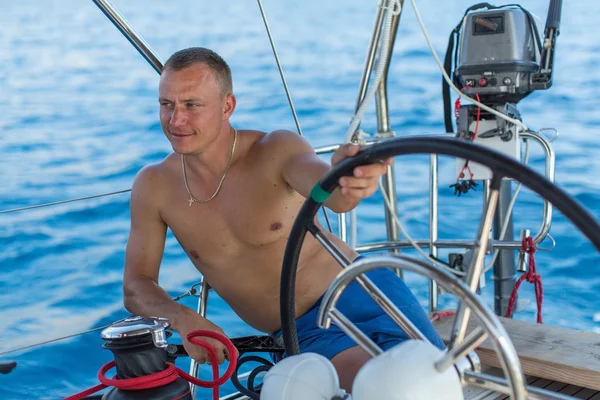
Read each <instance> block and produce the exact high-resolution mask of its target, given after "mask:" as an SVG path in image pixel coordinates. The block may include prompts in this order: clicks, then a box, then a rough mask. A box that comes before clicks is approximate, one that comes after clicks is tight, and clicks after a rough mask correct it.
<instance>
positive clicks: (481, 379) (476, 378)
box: [463, 371, 573, 400]
mask: <svg viewBox="0 0 600 400" xmlns="http://www.w3.org/2000/svg"><path fill="white" fill-rule="evenodd" d="M463 381H464V383H465V384H466V385H467V386H472V387H477V388H481V389H488V390H493V391H495V392H499V393H504V394H507V395H511V394H512V393H513V392H512V390H511V388H510V386H509V385H508V381H507V380H506V379H504V378H500V377H497V376H493V375H488V374H482V373H477V372H473V371H464V372H463ZM525 389H526V394H525V395H526V398H527V399H530V400H573V398H572V397H569V396H565V395H562V394H560V393H555V392H551V391H549V390H544V389H541V388H536V387H533V386H525Z"/></svg>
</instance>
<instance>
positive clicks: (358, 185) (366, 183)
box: [339, 176, 377, 189]
mask: <svg viewBox="0 0 600 400" xmlns="http://www.w3.org/2000/svg"><path fill="white" fill-rule="evenodd" d="M339 183H340V186H341V187H342V188H350V189H366V188H368V187H370V186H372V185H377V179H374V178H371V177H368V178H352V177H347V176H345V177H343V178H340V181H339Z"/></svg>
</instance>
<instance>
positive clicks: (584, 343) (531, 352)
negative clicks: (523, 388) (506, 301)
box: [433, 316, 600, 400]
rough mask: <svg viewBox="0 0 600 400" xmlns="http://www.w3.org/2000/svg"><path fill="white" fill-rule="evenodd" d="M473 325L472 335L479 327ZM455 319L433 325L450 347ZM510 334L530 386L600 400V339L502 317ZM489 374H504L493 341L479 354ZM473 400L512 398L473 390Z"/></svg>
mask: <svg viewBox="0 0 600 400" xmlns="http://www.w3.org/2000/svg"><path fill="white" fill-rule="evenodd" d="M473 319H474V318H472V320H471V323H469V328H468V332H469V331H471V330H472V329H473V327H474V326H475V325H476V324H475V323H473ZM453 320H454V317H453V316H451V317H446V318H443V319H440V320H437V321H434V322H433V324H434V326H435V328H436V329H437V331H438V332H439V334H440V336H441V337H442V339H444V341H445V342H446V343H447V342H448V340H449V337H450V329H451V328H452V322H453ZM500 320H501V321H502V324H503V325H504V328H505V329H506V331H507V332H508V335H509V336H510V338H511V340H512V342H513V344H514V346H515V348H516V350H517V353H518V354H519V358H520V359H521V364H522V366H523V371H524V373H525V375H526V376H527V382H528V384H530V385H532V386H536V387H540V388H544V389H546V390H550V391H553V392H558V393H561V394H564V395H568V396H573V397H575V398H578V399H588V400H600V335H599V334H596V333H592V332H584V331H577V330H573V329H567V328H562V327H557V326H550V325H542V324H536V323H532V322H525V321H519V320H514V319H508V318H502V317H500ZM476 351H477V355H478V356H479V358H480V359H481V363H482V365H484V366H488V367H495V368H493V369H491V370H488V371H486V373H490V371H493V372H494V373H495V374H500V375H501V374H502V372H501V370H499V369H498V368H499V367H500V363H499V361H498V358H497V356H496V353H495V351H494V348H493V345H492V342H491V341H490V339H488V340H486V341H485V342H484V343H483V344H482V345H481V346H480V347H479V348H478V349H477V350H476ZM465 394H466V395H467V396H466V398H468V399H470V400H500V399H507V398H508V396H506V395H504V394H498V393H495V392H490V391H487V390H483V389H474V388H470V389H468V391H467V392H465Z"/></svg>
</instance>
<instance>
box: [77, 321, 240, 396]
mask: <svg viewBox="0 0 600 400" xmlns="http://www.w3.org/2000/svg"><path fill="white" fill-rule="evenodd" d="M198 336H205V337H210V338H212V339H216V340H218V341H219V342H221V343H223V344H224V345H225V347H227V351H228V352H229V355H230V356H233V354H235V353H236V350H235V347H234V346H233V343H231V341H230V340H229V339H228V338H227V337H226V336H224V335H221V334H220V333H217V332H213V331H204V330H197V331H192V332H190V333H189V334H188V335H187V340H188V341H189V342H190V343H192V344H195V345H197V346H201V347H203V348H204V349H206V351H207V352H208V355H209V358H210V363H211V366H212V371H213V377H214V380H213V381H203V380H200V379H197V378H195V377H193V376H191V375H189V374H187V373H185V372H184V371H182V370H181V369H179V368H177V367H176V366H175V365H173V364H171V363H169V362H168V363H167V368H166V369H164V370H163V371H160V372H157V373H155V374H152V375H147V376H140V377H137V378H130V379H115V378H113V379H110V378H107V377H106V373H107V372H108V371H109V370H110V369H111V368H113V367H114V366H115V365H116V364H115V362H114V361H111V362H109V363H107V364H104V365H103V366H102V368H100V371H98V380H99V381H100V382H101V383H100V384H99V385H96V386H94V387H92V388H89V389H87V390H85V391H83V392H80V393H77V394H75V395H73V396H70V397H67V398H66V399H65V400H80V399H83V398H84V397H87V396H89V395H90V394H93V393H96V392H98V391H100V390H102V389H104V388H107V387H110V386H113V387H116V388H118V389H123V390H143V389H152V388H156V387H160V386H165V385H168V384H169V383H172V382H175V381H176V380H177V378H179V377H182V378H183V379H185V380H187V381H188V382H191V383H193V384H194V385H197V386H200V387H204V388H212V389H213V400H218V399H219V386H221V385H222V384H223V383H225V382H227V380H228V379H229V378H231V376H232V375H233V373H234V372H235V367H236V365H237V359H235V358H231V361H230V362H229V367H227V370H226V371H225V373H224V374H223V376H222V377H220V378H219V365H218V364H219V362H218V359H217V354H216V353H215V350H214V349H213V347H212V346H211V345H210V344H208V342H206V341H204V340H200V339H197V337H198Z"/></svg>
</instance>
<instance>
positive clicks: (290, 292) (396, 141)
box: [280, 137, 600, 400]
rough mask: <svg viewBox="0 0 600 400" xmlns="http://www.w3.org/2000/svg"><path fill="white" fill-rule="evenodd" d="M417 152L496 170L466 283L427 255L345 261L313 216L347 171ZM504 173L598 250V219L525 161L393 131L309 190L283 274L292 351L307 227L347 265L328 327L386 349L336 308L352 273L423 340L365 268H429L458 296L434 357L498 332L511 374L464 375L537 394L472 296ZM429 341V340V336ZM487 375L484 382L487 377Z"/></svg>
mask: <svg viewBox="0 0 600 400" xmlns="http://www.w3.org/2000/svg"><path fill="white" fill-rule="evenodd" d="M412 154H438V155H445V156H450V157H457V158H461V159H465V160H471V161H473V162H476V163H478V164H481V165H483V166H485V167H487V168H489V169H490V170H491V171H492V179H491V180H490V192H489V200H488V204H487V207H486V210H485V211H484V213H483V216H482V217H481V220H480V225H479V230H478V234H477V236H478V237H477V238H476V239H475V241H474V257H473V259H474V262H473V265H472V266H471V269H470V271H469V276H468V278H467V282H466V283H465V282H463V281H461V280H459V279H457V278H456V277H455V276H453V275H452V274H450V273H448V272H446V271H444V270H442V269H440V268H437V267H435V266H433V265H432V264H431V263H426V262H422V261H419V260H416V259H413V258H411V257H407V256H397V257H396V256H395V257H389V256H387V257H370V258H367V259H362V260H360V261H357V262H355V263H352V262H351V260H348V259H347V258H346V257H345V255H344V254H343V253H342V251H341V250H340V249H338V248H337V247H336V246H335V245H334V244H333V243H330V242H329V241H328V240H326V238H325V237H324V235H323V234H322V232H321V230H320V229H319V228H318V227H317V226H316V224H315V223H314V219H315V215H316V213H317V211H318V210H319V208H320V207H321V205H322V204H323V203H324V202H325V201H326V199H327V197H328V196H329V194H331V193H332V192H333V191H334V190H335V189H336V188H337V186H338V181H339V179H340V178H341V177H342V176H345V175H351V173H352V171H353V170H354V168H356V167H358V166H361V165H366V164H371V163H374V162H377V161H379V160H383V159H386V158H389V157H397V156H403V155H412ZM503 178H512V179H513V180H515V181H518V182H521V183H522V184H523V185H524V186H527V187H528V188H529V189H531V190H532V191H533V192H535V193H537V194H538V195H539V196H540V197H542V198H543V199H545V200H547V201H548V202H550V203H551V204H552V205H553V206H554V207H556V208H557V209H558V210H560V211H561V212H562V213H563V215H564V216H565V217H566V218H568V219H569V220H570V221H571V222H572V223H573V224H574V225H575V226H576V227H577V228H578V229H579V230H580V231H581V232H582V233H583V235H585V236H586V238H587V239H588V240H589V241H590V242H591V243H592V244H593V245H594V246H595V247H596V249H598V250H600V226H599V225H598V223H597V222H596V221H595V219H594V218H593V217H592V216H591V215H590V214H589V213H588V212H587V211H586V210H585V209H583V208H582V206H580V205H579V204H578V203H577V202H576V201H575V200H573V199H572V198H571V197H570V196H569V195H568V194H566V193H565V192H564V191H563V190H561V189H560V188H558V187H557V186H555V185H554V184H553V183H552V182H550V181H549V180H547V179H546V178H545V177H543V176H541V175H540V174H538V173H537V172H535V171H533V170H532V169H530V168H528V167H527V166H525V165H523V164H521V163H519V162H517V161H516V160H514V159H511V158H508V157H506V156H504V155H502V154H500V153H498V152H496V151H493V150H490V149H488V148H485V147H482V146H479V145H475V144H472V143H467V142H463V141H459V140H456V139H454V138H441V137H402V138H392V139H388V140H385V141H381V142H378V143H376V144H374V145H371V146H368V147H366V148H365V149H363V150H361V151H360V152H359V153H358V154H357V155H356V156H354V157H351V158H347V159H345V160H343V161H342V162H340V163H339V164H337V165H336V166H335V167H333V168H332V170H331V171H330V172H329V173H328V174H327V175H326V176H325V177H324V178H323V179H322V180H321V182H320V183H319V184H318V185H317V186H315V189H313V191H312V192H311V196H310V197H309V198H308V199H307V200H306V201H305V203H304V204H303V206H302V208H301V210H300V212H299V214H298V216H297V217H296V221H295V223H294V225H293V227H292V230H291V232H290V237H289V240H288V243H287V247H286V250H285V255H284V259H283V266H282V275H281V293H280V307H281V329H282V333H283V341H284V344H285V351H286V353H287V355H288V356H289V355H295V354H298V353H299V352H300V351H299V344H298V337H297V332H296V323H295V320H296V316H295V284H296V269H297V264H298V258H299V256H300V251H301V249H302V244H303V242H304V238H305V236H306V233H307V232H310V233H311V234H312V235H313V236H315V238H317V240H319V241H320V242H321V244H322V245H324V247H325V248H326V249H327V250H328V251H329V252H330V253H331V254H332V255H333V257H334V258H335V259H336V260H337V261H338V262H339V263H340V264H341V265H342V266H343V267H348V266H350V265H351V267H350V268H347V269H345V270H344V271H343V272H342V273H341V274H339V275H338V277H337V278H336V279H335V280H334V281H333V282H332V283H331V285H330V287H329V289H328V291H327V293H326V294H325V296H324V298H323V302H322V304H321V307H320V310H319V321H318V323H319V326H321V327H328V324H329V323H330V321H331V320H332V319H333V320H334V322H335V323H336V324H337V325H339V326H340V328H342V329H343V330H344V331H345V332H346V333H347V334H348V335H349V336H350V337H352V338H354V339H355V340H356V341H357V343H358V344H359V345H360V346H361V347H363V349H365V350H366V351H367V352H368V353H370V354H372V355H377V354H380V353H381V352H382V351H381V349H379V348H378V347H377V345H375V344H374V343H373V342H372V341H370V339H369V338H368V337H366V335H363V334H361V332H360V331H359V330H358V329H357V328H356V327H355V326H354V325H353V324H352V323H351V322H350V321H348V320H346V319H345V318H344V316H343V315H342V314H341V313H340V312H339V311H338V310H336V309H335V303H336V301H337V298H339V294H340V293H341V291H342V290H344V289H345V287H346V286H347V285H348V284H349V283H350V281H351V280H353V279H355V278H356V279H358V282H359V284H361V286H362V287H363V288H364V289H365V290H366V291H367V293H369V295H370V296H371V297H373V298H374V299H376V301H377V302H378V304H380V306H382V308H383V309H384V311H386V313H387V314H388V315H389V316H390V317H392V319H393V320H394V321H395V322H396V323H397V324H398V325H399V326H400V327H401V328H402V329H403V330H404V331H405V332H406V334H407V335H408V336H409V337H411V338H413V339H425V337H424V335H423V334H422V333H421V332H420V331H418V329H416V328H415V327H414V326H413V325H412V323H411V322H410V321H409V320H408V319H407V318H406V317H405V316H404V315H403V314H402V313H401V312H400V311H399V310H398V309H397V308H396V307H395V306H394V305H393V304H391V302H389V300H387V298H386V297H385V295H383V294H382V293H381V292H379V290H378V289H377V288H376V287H375V286H374V285H373V284H372V283H371V282H370V281H369V280H368V279H367V278H366V277H365V276H364V275H363V274H364V273H365V272H367V271H369V270H372V269H376V268H384V267H388V268H389V267H392V268H399V269H406V270H409V271H413V272H416V273H418V274H421V275H424V276H426V277H427V278H429V279H433V280H435V281H437V282H438V283H439V284H440V285H441V286H442V287H443V288H445V289H446V290H448V291H449V292H451V293H453V294H454V295H455V296H457V297H458V299H459V300H460V303H459V307H458V310H457V313H456V317H455V320H454V324H453V328H452V333H451V340H450V343H449V348H448V349H447V350H446V352H445V353H444V354H443V355H442V356H441V357H439V359H438V360H437V361H436V362H435V367H436V369H437V370H438V371H440V372H442V371H443V370H445V369H447V368H448V367H449V366H451V365H458V364H457V363H458V362H459V361H460V360H464V356H465V355H466V354H468V353H470V352H471V351H472V350H474V349H475V348H476V347H477V346H478V345H479V344H481V343H482V342H483V340H484V339H485V338H487V337H488V336H489V337H491V338H492V339H493V342H494V345H495V349H496V352H497V354H498V356H499V360H500V362H501V364H502V369H503V372H504V374H505V377H506V379H499V378H495V377H491V376H486V375H484V374H481V373H480V372H479V371H472V370H468V368H466V369H465V368H464V367H463V368H462V369H461V368H458V367H457V370H458V371H459V374H461V378H462V379H461V382H463V384H465V385H473V386H480V387H487V388H491V389H493V390H496V391H500V392H503V393H506V394H510V395H511V396H512V398H514V399H517V400H525V399H526V398H527V396H528V393H535V392H536V391H539V389H535V388H529V387H526V385H525V379H524V375H523V371H522V368H521V364H520V362H519V358H518V355H517V353H516V350H515V348H514V346H513V345H512V342H511V341H510V338H509V336H508V334H507V332H506V330H505V329H504V327H503V326H502V323H501V322H500V320H499V319H498V317H497V316H496V315H495V314H494V313H493V312H492V311H491V310H489V309H488V308H487V307H486V306H485V305H484V304H483V303H482V302H481V301H480V300H479V299H478V298H477V296H476V295H475V289H476V287H477V282H478V278H479V275H480V274H481V271H482V268H483V261H484V256H485V251H486V248H487V240H488V232H489V230H490V228H491V224H492V220H493V216H494V214H495V211H496V206H497V203H498V195H499V189H500V184H501V181H502V179H503ZM471 312H472V313H473V314H474V315H475V316H476V317H477V319H478V321H479V323H480V326H478V327H476V328H475V330H473V331H472V332H471V333H469V334H468V335H467V334H466V328H467V323H468V320H469V317H470V313H471ZM425 340H426V339H425ZM482 382H483V383H482Z"/></svg>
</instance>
